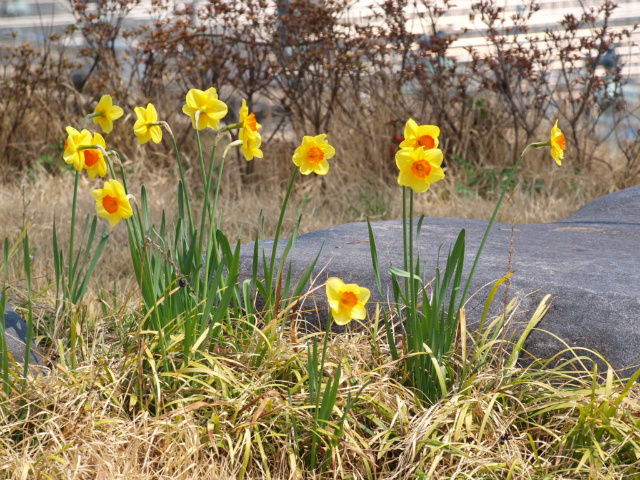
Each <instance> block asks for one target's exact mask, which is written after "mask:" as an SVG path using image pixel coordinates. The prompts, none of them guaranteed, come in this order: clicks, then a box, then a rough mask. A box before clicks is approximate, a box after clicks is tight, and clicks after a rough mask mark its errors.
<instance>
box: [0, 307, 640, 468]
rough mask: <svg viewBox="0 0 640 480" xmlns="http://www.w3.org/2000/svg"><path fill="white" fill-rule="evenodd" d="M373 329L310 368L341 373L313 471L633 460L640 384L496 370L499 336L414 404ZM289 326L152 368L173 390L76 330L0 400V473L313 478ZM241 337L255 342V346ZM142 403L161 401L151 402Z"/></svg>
mask: <svg viewBox="0 0 640 480" xmlns="http://www.w3.org/2000/svg"><path fill="white" fill-rule="evenodd" d="M111 313H114V314H115V313H116V312H111ZM121 321H122V318H118V316H117V315H116V316H113V317H112V316H107V317H105V318H101V319H100V320H99V321H98V323H101V324H104V325H107V329H109V330H112V331H115V330H116V327H115V324H116V323H118V322H121ZM380 333H381V332H373V331H372V330H371V327H369V328H367V329H365V330H362V331H361V332H360V333H346V334H341V335H339V336H334V337H333V338H332V340H331V342H330V347H329V352H330V358H329V361H328V362H327V365H326V368H327V369H328V370H330V371H333V370H334V368H335V365H336V363H335V360H336V359H337V358H338V357H341V358H342V359H343V365H344V366H345V368H344V370H343V376H342V378H341V381H340V390H339V395H338V400H337V403H336V407H335V412H336V414H337V415H339V414H340V412H341V411H342V409H344V407H345V402H346V401H347V398H348V396H349V395H351V396H352V398H355V401H354V403H353V406H352V409H351V413H350V414H349V416H348V417H347V421H346V423H345V430H344V434H343V436H342V438H341V439H340V440H339V442H338V443H337V444H336V445H335V448H334V449H333V457H332V458H331V459H330V463H329V468H328V469H327V471H326V472H325V473H324V474H321V475H318V476H316V478H367V479H374V478H394V479H409V478H420V477H423V476H428V477H429V478H434V479H451V478H486V479H503V478H523V479H542V478H559V479H560V478H563V479H564V478H566V479H574V480H575V479H595V478H633V475H635V472H637V471H638V468H640V463H639V461H638V458H640V447H639V446H638V445H639V441H640V438H639V437H640V433H639V432H640V429H638V425H640V391H638V388H637V387H636V386H633V383H632V382H631V383H626V382H624V381H621V380H619V379H618V378H617V377H616V376H615V374H614V373H613V372H612V371H611V370H609V371H605V372H604V375H603V376H602V377H599V376H598V375H595V374H594V373H590V371H589V370H590V369H592V367H591V364H590V363H589V362H588V361H586V359H585V357H584V356H582V357H578V355H579V352H578V351H577V350H576V351H574V352H573V354H574V358H573V359H572V360H570V361H569V362H568V363H566V364H564V366H563V367H559V366H556V367H553V366H551V365H550V364H546V363H540V364H537V365H534V366H533V367H528V368H521V367H518V368H513V369H504V368H503V365H502V363H501V361H500V358H502V357H503V354H504V352H503V350H502V349H503V348H504V347H506V344H502V345H499V346H497V347H495V348H496V349H495V350H494V351H493V354H492V355H491V358H494V360H492V361H491V362H489V363H487V364H484V365H477V368H478V370H477V371H476V372H475V373H474V374H473V375H471V376H469V377H467V378H460V379H459V380H460V382H459V383H458V384H457V386H456V387H455V389H453V390H452V391H451V392H450V393H449V394H448V395H447V396H446V397H445V398H443V399H442V400H440V401H438V402H437V403H435V404H433V405H431V406H424V405H421V404H419V403H418V402H417V397H416V396H415V395H414V394H413V393H412V392H411V391H410V390H408V389H406V388H405V387H403V386H402V385H401V384H400V383H399V382H398V379H397V365H394V364H393V363H392V362H389V360H385V358H386V359H388V358H390V357H389V356H388V352H387V351H386V347H385V345H384V344H382V345H380V343H379V342H374V343H372V340H373V338H380V336H379V334H380ZM298 334H299V338H297V339H295V338H293V337H292V335H291V332H290V331H289V330H288V329H286V328H285V329H283V330H282V331H281V335H280V337H279V338H278V340H277V345H278V346H277V347H275V348H273V349H272V350H270V351H269V353H268V355H267V356H266V357H265V361H264V362H263V363H262V364H261V365H260V367H258V368H255V367H252V366H251V361H252V356H253V354H252V351H253V350H252V347H251V346H248V348H247V352H243V353H238V354H233V353H230V352H219V353H217V354H205V355H204V357H203V358H202V360H200V361H199V362H197V363H195V364H193V365H191V367H188V368H190V375H187V371H186V370H177V371H175V372H173V373H169V374H168V375H169V376H170V377H173V379H180V378H182V379H183V382H182V387H181V388H179V389H177V390H165V389H163V385H166V384H165V382H164V381H163V380H162V379H153V378H148V377H147V378H141V377H140V375H139V373H138V372H137V369H138V361H139V355H143V354H144V353H143V352H142V350H141V349H140V347H141V345H136V343H135V341H134V342H133V343H131V342H124V343H123V340H124V339H118V338H117V336H116V337H113V336H112V337H111V338H110V341H111V342H113V344H112V345H108V346H106V345H105V346H104V347H103V348H101V347H100V346H97V345H94V342H95V341H96V340H98V341H99V342H103V341H104V338H98V339H96V338H92V335H91V334H88V335H87V337H86V342H87V343H86V344H85V347H86V351H87V352H89V353H88V354H87V356H86V357H84V358H83V360H82V362H81V364H79V366H78V368H77V369H75V370H71V369H69V368H68V367H67V366H66V363H65V361H64V359H65V356H66V355H68V353H69V352H62V356H61V359H60V360H59V361H58V362H57V363H56V364H55V366H54V367H53V369H52V370H51V374H50V375H49V376H39V377H37V378H29V379H28V380H27V381H28V382H29V388H27V389H24V390H22V391H21V392H20V393H16V394H12V395H11V396H9V397H8V398H7V397H6V395H5V396H3V397H0V452H1V454H2V455H0V458H2V460H1V461H0V472H2V473H1V474H0V475H1V476H2V478H7V479H22V478H34V479H40V478H42V479H44V478H77V479H95V478H98V479H103V478H104V479H112V478H113V479H116V478H122V479H125V478H126V479H132V478H133V479H145V480H146V479H149V480H150V479H169V478H172V479H203V478H212V479H213V478H240V479H258V478H272V479H290V478H307V477H309V476H313V473H312V472H310V471H309V470H308V469H307V468H306V467H305V464H304V462H302V461H301V458H303V457H304V455H305V452H306V448H307V445H306V443H305V441H304V440H303V441H302V442H301V441H299V440H298V441H297V440H296V439H297V438H298V439H299V438H303V439H304V438H305V437H304V435H305V432H306V428H308V426H309V422H310V421H311V413H310V410H309V409H310V406H309V405H308V404H307V402H308V392H307V391H306V388H307V387H306V385H307V384H306V378H305V375H306V373H305V365H304V361H305V355H306V354H305V351H306V342H307V341H308V340H309V337H308V336H307V337H305V336H301V335H300V332H298ZM375 335H378V336H377V337H372V336H375ZM254 340H255V344H254V346H255V345H257V343H258V342H259V340H260V339H259V338H255V339H254ZM467 340H468V339H467ZM249 345H251V342H250V344H249ZM372 345H373V347H372ZM106 352H109V353H108V354H106V355H105V353H106ZM116 352H119V354H118V355H115V353H116ZM470 355H471V353H470ZM470 359H471V357H469V358H467V360H470ZM455 361H462V359H458V360H455ZM134 382H144V383H146V384H147V385H148V388H147V389H146V390H145V391H146V395H147V396H148V398H141V397H137V396H135V395H134V394H133V391H134V389H133V388H132V383H134ZM356 392H360V394H359V395H356ZM158 395H160V397H161V398H160V399H158V397H157V396H158ZM153 397H155V400H159V402H153V401H152V400H151V398H153ZM150 403H155V404H158V403H159V404H161V405H163V407H161V411H151V410H149V409H148V408H146V407H145V405H149V404H150ZM296 432H297V433H296ZM296 435H299V436H300V435H301V437H299V436H298V437H297V436H296Z"/></svg>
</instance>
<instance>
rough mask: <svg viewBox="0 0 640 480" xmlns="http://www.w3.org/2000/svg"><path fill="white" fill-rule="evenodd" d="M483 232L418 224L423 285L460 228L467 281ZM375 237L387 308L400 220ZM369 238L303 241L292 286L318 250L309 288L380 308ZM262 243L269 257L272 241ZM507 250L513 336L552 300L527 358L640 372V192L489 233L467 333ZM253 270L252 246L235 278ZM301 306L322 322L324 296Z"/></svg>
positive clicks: (333, 232)
mask: <svg viewBox="0 0 640 480" xmlns="http://www.w3.org/2000/svg"><path fill="white" fill-rule="evenodd" d="M487 223H488V222H486V221H484V220H474V219H459V218H425V220H424V223H423V226H422V232H421V235H420V237H419V239H418V240H417V242H416V243H417V247H418V249H419V251H420V257H421V259H423V260H426V262H427V263H426V267H427V270H426V272H427V274H426V276H427V277H428V278H432V277H433V273H434V269H435V263H436V257H437V253H438V248H440V247H442V249H441V264H443V263H444V260H445V257H446V253H447V252H448V250H449V248H450V247H451V246H452V244H453V243H454V242H455V239H456V237H457V235H458V233H459V232H460V229H462V228H465V229H466V240H467V241H466V256H465V268H464V272H465V276H466V275H468V272H469V270H470V269H471V265H472V264H473V260H474V257H475V254H476V252H477V249H478V247H479V244H480V241H481V239H482V235H483V234H484V231H485V228H486V226H487ZM373 231H374V235H375V239H376V244H377V251H378V257H379V263H380V269H381V272H382V274H383V278H382V283H383V292H384V296H385V300H388V299H389V298H391V293H390V291H391V290H390V285H391V282H390V275H389V274H388V268H385V267H388V266H389V265H390V263H392V264H393V265H395V266H397V267H402V221H401V220H392V221H385V222H376V223H374V224H373ZM368 238H369V237H368V233H367V225H366V223H351V224H346V225H341V226H338V227H334V228H329V229H326V230H321V231H316V232H312V233H308V234H306V235H302V236H300V237H299V238H298V239H297V240H296V244H295V247H294V249H293V251H292V253H291V254H290V255H289V260H288V262H289V261H290V262H291V268H292V272H293V279H294V280H295V279H297V278H299V276H300V275H301V273H302V272H303V270H304V269H305V268H306V267H307V266H308V265H309V264H310V263H311V261H312V260H313V258H315V256H316V255H317V253H318V251H320V249H321V248H322V253H321V255H320V258H319V260H318V263H317V265H316V268H315V271H314V275H313V277H312V278H313V279H314V284H315V286H318V285H321V284H322V283H324V282H325V281H326V279H327V278H328V277H331V276H337V277H340V278H341V279H342V280H344V281H345V282H347V283H358V284H359V285H361V286H366V287H367V288H369V289H370V290H371V292H372V300H373V301H380V296H379V295H378V293H377V289H376V287H375V281H374V276H373V269H372V266H371V256H370V250H369V240H368ZM262 243H263V244H264V246H265V247H266V248H267V252H270V250H271V245H272V242H271V241H264V242H262ZM281 247H284V242H282V245H281ZM511 247H513V252H512V253H511V266H512V269H513V270H515V273H514V275H513V277H512V281H511V285H510V289H509V294H510V296H514V295H518V296H519V297H520V299H521V303H520V306H519V308H518V312H519V314H518V315H517V316H516V321H515V322H514V324H513V325H515V327H514V331H513V333H515V334H517V333H518V331H521V329H522V328H523V325H524V323H526V321H527V320H528V319H529V318H530V317H531V315H532V314H533V311H535V309H536V307H537V306H538V304H539V302H540V300H541V299H542V298H543V296H544V295H546V294H552V295H553V297H554V300H553V304H552V306H551V308H550V310H549V312H548V313H547V315H546V316H545V317H544V319H543V320H542V321H541V322H540V323H539V324H538V328H537V329H536V330H535V331H534V332H533V333H532V334H531V335H530V336H529V338H528V341H527V342H526V343H525V349H526V350H527V351H528V352H530V353H531V354H532V355H535V356H539V357H542V358H550V357H553V356H555V355H558V353H559V352H561V351H562V350H564V349H565V348H566V347H567V346H570V347H585V348H588V349H593V350H596V351H598V352H600V354H602V355H603V356H604V357H605V358H606V359H607V360H608V361H609V362H611V364H612V365H613V366H614V368H616V369H619V370H623V372H622V373H624V374H630V373H631V372H633V370H634V368H633V367H634V366H636V365H638V364H639V363H640V313H639V312H640V186H636V187H632V188H629V189H626V190H623V191H620V192H617V193H613V194H611V195H607V196H605V197H602V198H598V199H596V200H594V201H592V202H589V203H588V204H586V205H585V206H584V207H582V208H581V209H580V210H579V211H578V212H576V213H575V214H574V215H572V216H570V217H568V218H566V219H564V220H561V221H558V222H554V223H546V224H535V225H514V226H513V236H512V225H511V224H504V223H496V224H494V225H493V227H492V230H491V233H490V235H489V238H488V240H487V244H486V245H485V249H484V252H483V255H482V257H481V259H480V263H479V265H478V269H477V270H476V273H475V276H474V279H473V282H472V284H471V289H470V291H469V292H470V295H471V294H473V293H474V292H477V293H476V295H474V296H473V297H472V298H471V300H470V301H469V302H468V303H467V318H468V321H469V323H470V325H472V324H473V322H474V321H475V322H477V321H478V319H479V317H480V314H481V312H482V308H483V306H484V302H485V299H486V296H487V295H488V293H489V290H490V285H491V284H492V283H493V282H495V281H496V280H497V279H498V278H500V277H501V276H502V275H504V274H505V273H507V271H508V270H507V269H508V264H509V251H510V248H511ZM252 261H253V244H247V245H245V246H243V250H242V254H241V275H242V276H243V277H245V278H246V277H248V276H250V275H251V267H252ZM465 280H466V278H465ZM487 285H489V286H487ZM503 289H504V286H503V287H501V290H500V291H499V293H498V294H497V295H496V297H495V299H494V305H493V307H492V308H493V311H494V312H498V311H500V308H502V307H503V300H504V290H503ZM306 302H307V303H306V304H305V306H304V307H305V308H306V309H309V310H314V309H315V307H314V306H315V305H316V304H317V307H318V309H317V311H316V313H315V314H311V315H308V317H309V318H308V320H309V321H311V322H315V323H320V324H321V323H323V319H324V318H326V301H325V299H324V289H323V288H321V289H318V290H316V292H315V294H314V296H313V298H309V299H307V300H306ZM559 339H562V340H563V341H564V342H566V345H564V344H563V343H562V341H561V340H559ZM564 356H565V357H567V358H568V357H569V356H570V355H564ZM636 368H637V367H636Z"/></svg>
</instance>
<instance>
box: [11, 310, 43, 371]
mask: <svg viewBox="0 0 640 480" xmlns="http://www.w3.org/2000/svg"><path fill="white" fill-rule="evenodd" d="M4 320H5V329H6V336H7V350H8V351H9V353H10V354H11V355H12V356H13V358H14V359H15V361H16V362H18V363H24V358H25V352H26V348H25V347H26V344H27V323H26V322H25V321H24V320H23V319H22V317H21V316H20V315H18V314H17V313H16V312H15V310H13V308H11V306H10V305H9V304H8V303H6V304H5V307H4ZM41 362H42V357H41V356H40V355H39V354H38V353H37V352H36V351H35V348H34V347H33V346H32V347H31V354H30V358H29V364H30V365H39V364H41Z"/></svg>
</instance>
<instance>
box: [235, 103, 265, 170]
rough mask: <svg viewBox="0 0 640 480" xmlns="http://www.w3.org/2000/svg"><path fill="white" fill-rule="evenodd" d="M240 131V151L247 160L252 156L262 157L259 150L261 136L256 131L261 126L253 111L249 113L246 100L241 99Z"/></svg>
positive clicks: (251, 158)
mask: <svg viewBox="0 0 640 480" xmlns="http://www.w3.org/2000/svg"><path fill="white" fill-rule="evenodd" d="M240 124H241V125H242V127H240V131H239V132H238V138H239V139H240V140H242V147H240V148H241V149H242V153H243V154H244V158H245V159H247V161H250V160H253V158H254V157H258V158H262V150H260V144H261V143H262V136H261V135H260V134H259V133H258V130H260V129H261V128H262V125H260V124H259V123H258V122H257V121H256V115H255V113H249V108H248V107H247V102H246V100H244V99H242V107H241V108H240Z"/></svg>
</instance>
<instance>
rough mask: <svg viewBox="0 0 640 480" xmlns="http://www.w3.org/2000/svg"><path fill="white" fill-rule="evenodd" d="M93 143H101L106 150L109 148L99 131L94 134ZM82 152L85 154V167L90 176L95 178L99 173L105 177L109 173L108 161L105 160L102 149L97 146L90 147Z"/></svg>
mask: <svg viewBox="0 0 640 480" xmlns="http://www.w3.org/2000/svg"><path fill="white" fill-rule="evenodd" d="M91 144H92V145H100V146H101V147H102V148H103V149H105V150H106V148H107V145H106V144H105V142H104V138H103V137H102V135H100V134H99V133H94V134H93V138H92V139H91ZM82 153H83V154H84V168H86V169H87V175H89V178H91V179H94V178H96V176H97V175H100V176H101V177H104V176H105V175H106V174H107V163H106V162H105V161H104V155H103V153H102V151H100V150H98V149H97V148H90V149H85V150H82Z"/></svg>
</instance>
